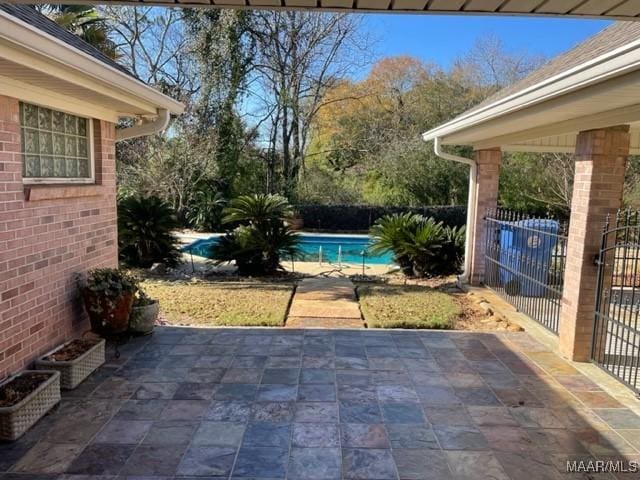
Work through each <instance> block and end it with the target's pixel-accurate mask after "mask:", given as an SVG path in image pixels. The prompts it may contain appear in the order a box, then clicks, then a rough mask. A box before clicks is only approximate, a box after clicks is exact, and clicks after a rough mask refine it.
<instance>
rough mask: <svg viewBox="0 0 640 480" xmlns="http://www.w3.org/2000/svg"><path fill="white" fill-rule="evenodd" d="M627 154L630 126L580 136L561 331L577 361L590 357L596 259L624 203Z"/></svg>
mask: <svg viewBox="0 0 640 480" xmlns="http://www.w3.org/2000/svg"><path fill="white" fill-rule="evenodd" d="M628 155H629V127H628V126H627V125H622V126H616V127H609V128H604V129H598V130H588V131H584V132H580V133H579V134H578V138H577V141H576V153H575V161H576V171H575V177H574V184H573V196H572V201H571V221H570V225H569V239H568V242H567V263H566V270H565V276H564V291H563V295H562V305H561V308H560V326H559V337H560V339H559V347H560V352H561V353H562V355H564V356H565V357H567V358H569V359H571V360H574V361H580V362H584V361H588V360H589V359H590V357H591V342H592V334H593V320H594V315H595V311H594V308H595V295H596V275H597V268H596V266H595V265H594V258H595V256H596V255H597V254H598V251H599V249H600V241H601V232H602V227H603V225H604V222H605V219H606V216H607V214H615V212H616V211H617V210H618V208H620V205H621V203H622V191H623V186H624V172H625V166H626V162H627V156H628Z"/></svg>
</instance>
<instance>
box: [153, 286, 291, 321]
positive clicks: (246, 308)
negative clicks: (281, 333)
mask: <svg viewBox="0 0 640 480" xmlns="http://www.w3.org/2000/svg"><path fill="white" fill-rule="evenodd" d="M142 288H143V289H144V290H145V292H146V293H147V294H148V295H149V296H150V297H151V298H156V299H158V300H159V301H160V313H161V315H162V316H163V317H164V319H165V320H167V321H168V322H169V323H172V324H177V325H200V326H220V325H229V326H268V327H278V326H282V325H284V320H285V314H286V312H287V306H288V305H289V300H290V298H291V292H292V290H293V289H292V287H291V286H289V285H239V284H234V285H203V284H190V283H177V282H153V281H145V282H144V283H143V284H142Z"/></svg>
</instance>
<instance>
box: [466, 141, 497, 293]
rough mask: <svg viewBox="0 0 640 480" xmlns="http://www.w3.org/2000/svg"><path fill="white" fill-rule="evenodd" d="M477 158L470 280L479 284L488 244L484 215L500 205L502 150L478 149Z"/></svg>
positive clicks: (482, 278) (481, 279)
mask: <svg viewBox="0 0 640 480" xmlns="http://www.w3.org/2000/svg"><path fill="white" fill-rule="evenodd" d="M474 154H475V160H476V163H477V164H478V172H477V176H476V218H475V220H474V224H475V235H474V238H471V239H469V240H470V241H471V242H472V244H471V272H470V275H469V281H470V282H471V284H472V285H479V284H480V283H482V281H483V280H484V250H485V245H486V237H485V229H484V226H485V224H484V216H485V214H486V212H487V210H488V209H494V208H496V206H497V205H498V177H499V176H500V163H501V162H502V152H501V151H500V149H499V148H491V149H486V150H476V151H475V152H474Z"/></svg>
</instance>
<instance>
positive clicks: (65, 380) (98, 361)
mask: <svg viewBox="0 0 640 480" xmlns="http://www.w3.org/2000/svg"><path fill="white" fill-rule="evenodd" d="M67 343H69V342H67ZM67 343H65V344H63V345H60V346H59V347H56V348H55V349H53V350H51V351H50V352H49V353H47V354H46V355H43V356H42V357H40V359H38V360H36V362H35V367H36V369H38V370H57V371H59V372H60V386H61V388H63V389H64V390H72V389H74V388H76V387H77V386H78V385H80V383H82V382H83V380H84V379H85V378H87V377H88V376H89V375H91V374H92V373H93V372H94V371H95V370H96V369H97V368H98V367H100V366H101V365H102V364H103V363H104V361H105V356H104V346H105V341H104V339H100V341H99V342H98V343H96V344H95V345H94V346H93V347H91V348H90V349H89V350H87V351H86V352H84V353H83V354H82V355H80V356H79V357H78V358H76V359H74V360H68V361H59V362H54V361H52V360H45V358H46V357H48V356H49V355H51V354H53V353H55V352H57V351H58V350H60V349H61V348H63V347H64V346H65V345H67Z"/></svg>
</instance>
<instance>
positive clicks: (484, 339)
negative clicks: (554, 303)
mask: <svg viewBox="0 0 640 480" xmlns="http://www.w3.org/2000/svg"><path fill="white" fill-rule="evenodd" d="M376 333H377V332H376ZM316 336H319V335H316V334H314V333H312V332H310V331H306V330H305V331H304V332H303V334H302V339H301V341H302V345H303V346H304V341H305V339H306V338H313V337H316ZM330 337H332V338H333V340H334V343H335V340H336V335H334V334H331V335H330ZM360 337H361V338H366V337H363V336H360ZM367 337H369V338H370V339H371V338H372V337H373V336H370V335H367ZM473 337H475V338H476V339H480V340H478V341H479V342H480V343H482V344H483V345H485V347H486V349H487V350H488V351H490V352H491V354H492V355H493V357H494V358H493V360H494V361H496V362H499V363H500V364H502V365H503V366H506V369H507V370H506V371H508V372H510V374H511V375H514V376H516V377H517V374H514V372H512V371H511V369H510V368H509V365H508V364H507V363H505V362H504V361H502V358H501V357H500V356H499V355H496V354H495V352H494V348H495V344H493V343H492V342H491V338H494V337H497V336H493V335H491V336H482V335H480V336H478V335H467V336H461V337H459V338H458V339H457V340H459V341H456V342H455V343H456V344H455V347H454V348H455V350H457V351H458V352H459V354H460V355H462V357H464V358H465V359H466V358H467V357H466V356H465V355H464V353H465V351H466V350H468V347H469V339H470V338H471V339H473ZM390 338H391V340H392V341H393V342H394V344H395V345H396V347H397V348H399V349H401V348H402V346H401V345H400V344H399V343H398V342H399V341H400V340H401V339H402V338H403V337H402V336H401V335H391V336H390ZM411 338H423V337H419V336H418V335H417V334H412V335H411ZM505 338H506V337H504V338H501V340H502V341H504V339H505ZM374 340H375V339H374ZM270 342H271V343H273V342H275V338H274V339H270ZM295 343H300V341H298V342H295ZM365 343H366V342H365ZM378 343H379V342H378V341H374V342H371V344H372V345H368V344H365V345H363V348H362V353H363V355H364V357H365V358H366V360H367V362H368V363H369V368H367V369H366V371H368V372H369V373H370V375H371V378H374V377H375V375H378V374H381V373H384V371H383V370H376V369H375V368H376V367H374V363H375V362H376V361H375V359H376V358H381V357H377V356H371V355H370V353H371V352H372V351H376V352H377V350H375V348H373V349H369V348H367V347H368V346H375V345H376V344H378ZM512 348H513V347H512ZM423 349H424V351H425V352H427V353H428V354H429V355H431V356H433V355H437V352H438V350H437V349H435V350H433V349H430V348H429V347H428V346H427V345H423ZM237 353H238V352H237V351H236V352H235V353H230V355H229V357H231V359H233V358H235V357H236V356H238V357H242V356H241V355H237ZM328 356H334V357H335V349H334V351H333V354H329V355H328ZM132 357H133V356H132ZM297 357H298V358H299V364H300V367H299V368H297V370H298V376H297V383H298V384H302V374H303V370H304V363H303V358H304V357H305V351H304V348H303V347H302V348H300V349H299V353H298V354H297ZM395 358H398V359H401V360H402V359H405V360H406V358H404V357H401V356H397V357H395ZM132 359H133V358H132ZM465 361H466V360H465ZM125 363H126V362H125ZM400 364H402V366H403V371H405V372H406V371H409V366H408V364H407V363H405V362H403V361H401V362H400ZM265 365H266V364H265ZM469 365H470V366H472V367H473V371H474V372H476V375H477V376H478V378H479V379H480V381H481V382H482V385H484V387H485V388H486V389H487V390H489V391H491V392H492V393H493V394H494V395H495V394H496V391H495V389H494V387H492V386H491V384H490V383H489V382H488V381H487V379H486V378H485V377H483V376H482V375H479V374H478V368H479V367H480V366H481V365H477V364H474V363H473V361H471V362H470V363H469ZM163 368H166V367H163ZM228 368H232V367H231V366H229V367H228ZM264 368H266V366H263V367H260V368H259V370H260V371H261V376H260V377H259V378H258V380H257V382H258V383H257V384H256V385H262V373H263V371H264ZM378 368H379V366H378ZM439 369H440V370H442V371H443V372H445V371H446V363H445V364H444V365H440V368H439ZM333 370H334V371H335V370H336V368H335V366H334V367H333ZM352 371H353V370H352ZM380 378H382V379H383V380H385V381H384V383H381V384H377V383H376V384H375V385H378V387H380V386H385V385H388V384H389V380H388V379H389V378H391V375H386V374H385V376H384V377H380ZM446 378H447V382H448V385H449V386H450V388H451V389H454V388H455V387H456V385H455V384H453V383H451V382H450V381H449V380H452V378H451V377H450V376H449V375H447V377H446ZM550 378H551V377H550ZM407 380H408V381H409V382H410V383H409V384H408V385H410V386H411V389H414V390H415V387H417V386H418V384H417V383H416V381H415V379H414V378H413V377H408V378H407ZM266 385H268V384H266ZM332 385H333V387H334V390H335V391H336V399H335V401H334V402H333V403H335V404H336V406H338V404H339V402H340V396H339V388H338V385H339V384H338V377H337V376H336V377H334V381H333V384H332ZM559 387H560V388H562V389H563V390H566V387H564V386H562V385H559ZM378 390H379V388H375V391H376V395H375V396H374V400H373V401H374V402H375V403H376V404H378V405H379V408H380V406H381V405H383V404H385V403H389V402H388V401H384V400H383V398H381V397H380V396H379V395H378ZM453 391H454V393H455V392H456V390H453ZM258 392H259V391H258V390H257V389H256V392H255V396H256V398H254V400H251V401H252V402H253V403H256V402H259V401H260V400H259V399H258V398H257V395H258ZM133 395H134V394H133V393H132V394H131V395H130V396H129V397H130V398H133ZM88 398H92V397H88ZM296 399H297V395H296ZM497 400H498V403H499V404H500V405H503V406H506V405H507V404H506V403H505V402H504V401H503V400H502V399H501V398H497ZM213 401H214V400H211V401H210V404H211V403H212V402H213ZM292 403H294V404H295V403H297V402H292ZM391 403H394V402H391ZM418 406H419V409H420V410H422V412H423V415H424V417H425V424H426V425H429V424H430V422H429V416H428V415H426V413H427V412H426V411H425V405H424V404H423V403H422V402H418ZM461 406H462V407H463V410H464V411H465V412H466V413H467V415H468V416H471V415H470V413H471V412H470V407H471V406H472V405H469V404H468V403H467V402H466V401H463V402H462V404H461ZM338 408H339V407H338ZM503 408H507V409H508V407H503ZM545 408H546V407H545ZM586 408H587V409H588V410H591V409H590V408H588V407H586ZM116 410H117V409H116ZM116 410H114V413H113V414H112V415H111V417H110V419H112V418H113V417H114V416H115V415H116ZM508 410H509V409H508ZM110 419H107V421H106V422H105V425H103V427H102V428H101V429H100V430H99V431H102V430H103V429H104V428H105V427H106V425H107V424H108V423H109V421H110ZM202 420H203V421H204V419H202ZM249 421H250V420H249V419H247V420H246V421H245V422H244V423H245V425H246V424H247V423H248V422H249ZM384 425H385V430H386V431H387V433H388V428H387V424H386V423H385V424H384ZM474 425H475V426H476V429H477V430H480V429H478V428H477V427H478V425H477V424H476V423H475V422H474ZM529 430H533V429H525V431H526V432H528V431H529ZM291 432H293V430H291ZM148 434H149V433H148V432H147V434H146V435H148ZM479 434H480V435H481V436H482V437H484V432H483V431H482V430H480V431H479ZM96 435H97V433H96ZM146 435H145V438H146ZM291 435H292V433H290V436H289V442H290V445H289V457H288V458H287V464H286V465H287V468H288V466H289V461H290V457H291V451H292V448H293V439H292V437H291ZM434 438H435V441H436V443H437V445H438V447H439V449H438V451H440V452H444V451H445V450H444V449H443V448H442V445H441V444H440V441H439V439H438V436H434ZM90 441H91V440H90ZM142 442H143V440H141V442H140V443H142ZM193 442H194V438H193V437H191V438H190V445H191V444H193ZM342 447H343V445H342V442H341V441H340V448H341V449H342ZM240 448H241V444H240V445H238V446H237V449H236V452H235V455H234V464H233V467H232V468H235V463H236V462H237V459H238V454H239V451H240ZM389 450H391V451H394V450H396V449H395V448H394V447H393V446H391V448H390V449H389ZM589 450H590V449H589ZM186 451H187V449H185V452H183V455H182V456H181V461H182V458H183V457H184V455H185V454H186ZM446 451H452V450H446ZM465 451H466V450H465ZM492 451H494V450H492ZM499 460H500V459H499V458H498V461H499ZM341 461H342V459H341ZM125 463H126V462H125ZM394 465H395V468H396V471H398V465H397V464H394ZM448 465H449V464H448ZM231 472H233V470H232V471H231Z"/></svg>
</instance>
